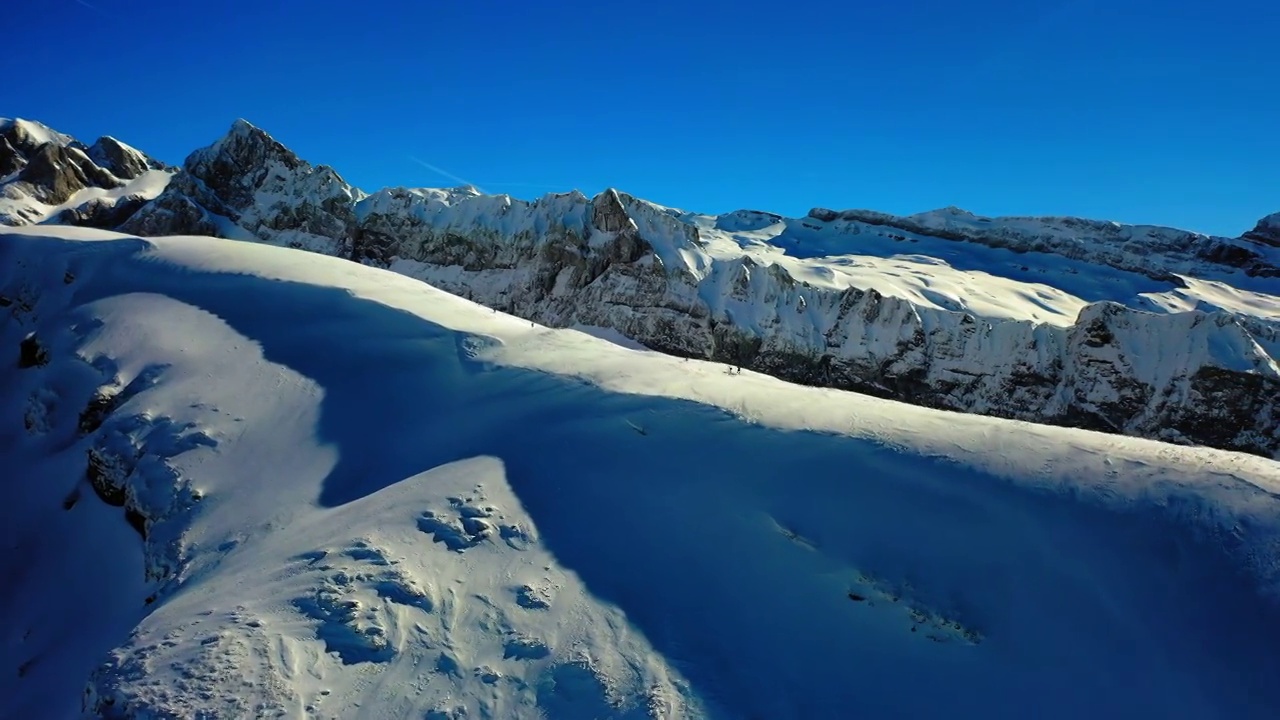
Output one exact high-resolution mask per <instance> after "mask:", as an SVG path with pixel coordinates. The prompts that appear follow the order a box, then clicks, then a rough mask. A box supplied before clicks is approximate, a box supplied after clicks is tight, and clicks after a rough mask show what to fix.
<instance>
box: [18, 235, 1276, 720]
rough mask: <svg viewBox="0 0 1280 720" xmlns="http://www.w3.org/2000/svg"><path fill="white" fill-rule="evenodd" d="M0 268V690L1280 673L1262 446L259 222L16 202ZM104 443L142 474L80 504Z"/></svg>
mask: <svg viewBox="0 0 1280 720" xmlns="http://www.w3.org/2000/svg"><path fill="white" fill-rule="evenodd" d="M622 232H625V228H624V229H623V230H622ZM68 278H69V279H68ZM0 296H3V297H4V298H5V299H6V300H8V304H7V305H6V306H5V307H4V308H3V312H4V315H3V318H4V319H3V322H2V323H0V347H4V348H8V349H7V350H6V351H4V352H5V353H6V354H7V356H8V357H9V358H10V361H9V362H6V363H4V368H5V369H4V370H3V373H4V375H3V376H2V378H3V382H0V452H2V453H3V457H0V459H3V460H5V463H6V467H8V468H12V469H13V470H14V471H15V472H14V474H12V475H9V476H7V477H6V478H5V485H4V487H5V489H6V490H7V491H8V492H9V494H10V500H11V502H8V503H6V504H5V505H4V506H3V510H0V512H2V513H3V514H2V515H0V527H3V528H4V531H3V532H4V533H5V535H4V536H3V537H4V540H5V542H6V543H7V547H15V548H18V549H20V551H21V552H19V553H13V554H11V555H10V556H8V558H7V559H6V563H8V564H7V565H6V567H5V572H6V577H7V578H8V580H9V585H8V587H7V592H6V593H5V594H4V595H3V600H2V601H0V602H2V603H3V604H2V605H0V611H3V612H4V613H5V617H6V620H7V622H6V629H5V633H6V634H5V636H4V638H3V639H4V642H3V644H0V662H3V663H4V665H5V667H7V668H9V670H7V671H6V676H7V677H9V678H11V679H10V680H9V681H7V682H9V683H10V684H8V685H6V686H5V687H6V692H5V693H4V694H3V695H2V696H0V703H3V704H0V715H4V716H10V715H12V716H15V717H21V716H40V717H74V716H77V714H78V713H79V710H80V706H81V703H82V702H83V707H84V708H85V710H87V711H88V712H89V713H91V714H96V715H99V716H103V717H174V716H177V717H187V716H205V717H245V716H263V715H279V716H285V717H315V716H320V717H350V716H355V715H363V716H369V717H444V718H463V717H480V716H492V717H530V718H532V717H549V718H597V717H630V718H640V717H662V718H667V717H744V716H751V715H753V714H754V715H765V716H768V717H780V718H788V717H795V718H801V717H803V718H809V717H845V716H848V715H849V714H850V713H851V712H855V713H858V714H867V715H873V716H888V715H909V716H935V715H938V714H956V715H962V716H972V715H979V716H984V717H985V716H994V717H1026V716H1029V715H1034V716H1037V717H1079V716H1082V715H1097V714H1099V713H1104V714H1117V713H1118V714H1129V715H1147V714H1154V715H1158V716H1160V717H1214V716H1229V717H1272V716H1274V714H1275V709H1276V708H1277V707H1280V695H1277V688H1276V686H1275V683H1274V682H1273V678H1274V677H1275V675H1276V672H1277V671H1280V665H1278V664H1277V662H1278V661H1277V658H1276V655H1275V653H1274V641H1275V638H1276V637H1280V606H1278V605H1277V604H1276V598H1277V597H1280V590H1278V589H1280V562H1278V561H1280V501H1278V500H1277V497H1280V494H1277V493H1280V475H1278V473H1277V469H1276V468H1277V465H1276V463H1275V462H1274V461H1271V460H1266V459H1262V458H1256V457H1251V456H1247V455H1242V454H1238V453H1230V452H1222V451H1215V450H1209V449H1191V448H1179V447H1176V446H1172V445H1168V444H1163V443H1156V442H1151V441H1145V440H1139V439H1133V438H1123V437H1118V436H1115V435H1103V434H1098V433H1091V432H1086V431H1080V430H1071V429H1063V428H1053V427H1046V426H1035V425H1029V424H1025V423H1018V422H1011V421H1006V420H999V419H993V418H983V417H978V416H972V415H970V416H964V415H955V414H950V413H941V412H937V411H933V410H928V409H924V408H918V407H912V406H909V405H903V404H899V403H895V402H889V401H883V400H878V399H875V398H869V397H866V396H861V395H856V394H850V393H842V392H839V391H834V390H828V389H819V388H803V387H797V386H794V385H789V384H786V383H783V382H780V381H778V380H776V379H774V378H770V377H768V376H765V375H761V374H757V373H753V372H751V371H749V370H744V371H743V372H741V373H737V372H733V373H730V372H729V370H730V369H731V367H730V366H726V365H724V364H718V363H713V362H706V361H701V360H694V359H690V360H683V359H680V358H676V357H671V356H667V355H663V354H659V353H655V352H651V351H645V350H634V349H627V348H623V347H620V346H618V345H614V344H611V343H609V342H606V341H604V340H599V339H597V338H594V337H591V336H590V335H588V334H586V333H583V332H578V331H572V330H552V329H548V328H545V327H537V326H535V327H531V326H530V324H529V323H528V321H525V320H521V319H518V318H514V317H511V316H508V315H505V314H502V313H497V312H494V311H492V310H490V309H487V308H484V307H481V306H477V305H475V304H472V303H470V302H468V301H465V300H462V299H459V298H457V297H453V296H450V295H448V294H446V293H444V292H441V291H439V290H436V289H434V288H430V287H427V286H424V285H422V284H421V283H418V282H416V281H413V280H412V279H409V278H406V277H402V276H398V275H395V274H391V273H387V272H385V271H382V270H378V269H373V268H364V267H359V266H357V265H354V264H351V263H349V262H347V261H343V260H339V259H335V258H327V257H323V256H319V255H314V254H305V253H300V252H297V251H293V250H288V249H282V248H273V247H268V246H265V245H260V244H249V243H237V242H229V241H225V240H214V239H209V238H196V237H182V238H157V239H153V240H151V241H148V242H143V241H140V240H138V239H133V238H128V237H123V236H114V235H110V234H107V233H101V232H97V231H88V230H81V229H75V228H32V229H25V230H21V231H6V232H4V233H3V236H0ZM1171 317H1172V318H1176V317H1178V316H1171ZM30 397H38V398H39V402H46V401H47V407H46V409H45V411H44V414H43V416H42V417H43V418H44V422H43V424H41V425H40V426H39V428H32V427H27V426H26V424H25V423H24V417H25V410H26V408H27V407H28V404H29V403H28V398H30ZM95 398H102V399H101V400H96V399H95ZM90 409H92V411H91V412H88V413H86V411H87V410H90ZM726 410H727V411H728V412H726ZM111 438H117V439H111ZM120 442H123V443H124V444H123V445H121V444H120ZM108 446H109V447H125V448H133V449H132V450H128V451H127V452H124V453H121V454H120V456H121V457H136V458H138V459H139V460H138V462H137V463H136V465H135V466H134V469H133V470H131V471H128V472H124V471H123V470H122V471H121V473H119V474H116V475H112V477H113V478H116V479H119V482H118V483H117V482H112V483H108V484H106V485H104V487H106V488H107V492H105V493H103V495H105V496H106V497H102V498H99V497H98V496H97V494H95V493H93V492H83V493H81V494H80V496H79V498H78V499H77V500H76V501H75V502H72V503H67V502H65V501H66V500H67V498H68V495H67V493H68V491H69V490H71V489H74V488H76V487H85V488H87V487H88V486H89V485H90V484H91V483H92V482H93V481H92V479H91V478H90V477H88V475H91V474H92V473H91V471H90V470H89V468H90V467H91V465H90V462H89V460H88V458H87V453H88V452H89V451H90V450H91V449H94V448H99V447H108ZM144 465H145V466H146V467H147V468H152V469H156V470H160V469H164V470H163V472H152V471H151V470H146V469H144ZM114 490H119V491H120V492H121V493H122V494H123V496H124V498H125V502H124V505H123V509H124V511H125V512H122V508H120V507H113V506H112V505H111V504H110V502H112V501H113V499H114V498H113V497H111V492H112V491H114ZM130 498H133V499H132V500H131V499H130ZM145 498H162V499H163V498H186V499H185V500H181V501H176V502H175V501H171V500H164V501H162V502H161V501H155V500H145V501H144V499H145ZM131 509H132V510H133V511H135V512H138V513H142V514H146V513H151V514H149V515H146V517H145V522H144V523H143V524H142V528H143V530H144V531H146V538H145V539H144V538H142V537H139V534H138V533H137V532H135V528H131V527H130V523H131V520H130V519H128V518H127V517H126V514H127V512H128V511H129V510H131ZM161 530H162V531H163V533H162V534H163V537H164V538H165V539H166V542H165V543H164V544H162V545H158V544H156V543H155V542H153V538H158V537H160V536H159V535H157V534H156V533H157V532H159V531H161ZM157 559H168V560H171V562H164V563H161V562H156V560H157ZM144 571H146V572H144ZM86 598H92V601H88V600H86ZM86 604H88V605H90V606H91V607H88V608H86V607H85V605H86ZM86 683H87V684H86ZM921 687H927V688H929V689H930V692H920V691H919V689H920V688H921ZM82 690H83V692H82Z"/></svg>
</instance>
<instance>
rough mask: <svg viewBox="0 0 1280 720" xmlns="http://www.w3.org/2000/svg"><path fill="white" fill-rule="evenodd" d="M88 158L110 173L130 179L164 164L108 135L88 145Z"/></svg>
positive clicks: (158, 168)
mask: <svg viewBox="0 0 1280 720" xmlns="http://www.w3.org/2000/svg"><path fill="white" fill-rule="evenodd" d="M87 154H88V155H89V158H90V159H91V160H93V161H94V162H95V163H97V164H98V165H99V166H101V167H103V168H106V169H107V170H109V171H111V174H112V175H115V176H116V177H118V178H124V179H126V180H132V179H133V178H136V177H138V176H139V175H141V174H142V173H144V172H146V171H148V170H160V169H163V168H164V164H163V163H160V162H157V161H156V160H152V159H151V158H149V157H147V156H146V155H145V154H143V153H142V152H141V151H139V150H137V149H136V148H132V147H129V146H128V145H125V144H124V143H122V142H120V141H119V140H116V139H115V138H113V137H111V136H110V135H104V136H102V137H100V138H98V141H97V142H95V143H94V144H93V145H91V146H89V150H88V153H87Z"/></svg>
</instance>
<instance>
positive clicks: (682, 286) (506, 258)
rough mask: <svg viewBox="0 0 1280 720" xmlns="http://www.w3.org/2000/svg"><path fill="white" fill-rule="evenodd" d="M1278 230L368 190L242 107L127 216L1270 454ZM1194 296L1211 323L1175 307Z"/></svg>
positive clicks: (778, 367) (686, 338) (494, 297)
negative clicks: (719, 211) (302, 153)
mask: <svg viewBox="0 0 1280 720" xmlns="http://www.w3.org/2000/svg"><path fill="white" fill-rule="evenodd" d="M100 142H101V141H100ZM57 220H58V221H61V222H69V223H72V224H90V225H95V224H97V225H101V223H99V222H89V221H82V220H81V219H80V218H78V217H77V216H76V215H74V214H71V215H68V214H67V213H63V214H62V215H60V216H58V218H57ZM1269 222H1270V221H1269V220H1268V219H1264V220H1263V221H1262V222H1260V223H1259V225H1258V228H1259V229H1255V231H1254V232H1253V233H1251V234H1246V236H1244V237H1242V238H1237V239H1229V238H1213V237H1207V236H1203V235H1198V234H1195V233H1187V232H1183V231H1178V230H1172V229H1168V228H1158V227H1148V226H1127V225H1121V224H1117V223H1107V222H1099V221H1091V220H1082V219H1077V218H983V217H979V216H976V215H973V214H972V213H967V212H965V211H963V210H959V209H956V208H947V209H944V210H939V211H934V212H930V213H922V214H919V215H913V216H908V217H897V216H891V215H887V214H883V213H875V212H872V211H861V210H850V211H843V212H835V211H830V210H821V209H816V210H814V211H812V212H811V213H810V214H809V216H808V217H804V218H783V217H781V216H778V215H774V214H770V213H763V212H758V211H750V210H743V211H738V212H733V213H727V214H725V215H720V216H707V215H699V214H696V213H689V212H685V211H682V210H678V209H674V208H667V207H662V206H659V205H655V204H653V203H649V202H646V201H644V200H641V199H638V198H634V197H631V196H629V195H626V194H625V193H620V192H617V191H614V190H609V191H606V192H604V193H601V194H600V195H598V196H597V197H595V198H587V197H585V196H584V195H582V194H581V193H577V192H573V193H564V194H550V195H546V196H544V197H542V198H538V199H537V200H534V201H524V200H518V199H515V198H511V197H509V196H506V195H499V196H489V195H483V194H481V193H480V192H479V191H477V190H476V189H475V188H473V187H462V188H454V189H444V190H433V189H405V188H396V189H388V190H383V191H379V192H377V193H375V194H373V195H371V196H366V195H365V194H364V193H362V192H361V191H359V190H357V189H355V188H352V187H350V186H349V185H347V184H346V183H345V182H343V181H342V179H341V178H340V177H339V176H338V175H337V174H336V173H334V172H333V171H332V170H331V169H329V168H327V167H324V166H311V165H310V164H308V163H306V162H305V161H303V160H301V159H300V158H298V157H297V156H296V155H295V154H294V153H292V152H291V151H290V150H288V149H287V148H286V147H284V146H283V145H281V144H280V143H279V142H277V141H276V140H274V139H273V138H271V137H270V136H269V135H267V134H266V133H265V132H263V131H262V130H260V129H258V128H255V127H253V126H252V125H250V124H248V123H246V122H244V121H238V122H237V123H236V124H235V125H234V126H233V127H232V129H231V131H230V132H229V133H228V134H227V136H226V137H224V138H222V139H221V140H219V141H218V142H216V143H214V144H213V145H211V146H210V147H208V148H204V149H201V150H198V151H196V152H194V153H193V154H192V155H191V156H190V157H189V158H188V160H187V162H186V164H185V168H184V170H183V171H181V172H178V173H177V174H176V175H174V176H173V178H172V179H171V180H169V181H168V183H167V185H165V190H164V192H163V193H161V194H160V196H159V197H156V198H155V199H154V200H153V201H151V202H148V203H146V204H145V205H144V206H143V207H142V208H141V209H140V210H138V211H137V212H136V213H133V214H132V215H131V216H130V217H129V218H128V219H127V220H125V221H123V222H121V223H120V224H118V225H116V226H115V227H117V228H118V229H120V230H121V231H124V232H129V233H134V234H139V235H144V236H155V235H166V234H175V233H192V234H209V235H217V236H221V237H228V238H236V239H244V240H254V241H260V242H267V243H270V244H275V245H286V246H290V247H297V248H304V249H309V250H313V251H317V252H321V253H325V254H331V255H336V256H339V257H345V258H350V259H353V260H356V261H358V262H362V263H367V264H372V265H377V266H382V267H389V268H392V269H394V270H396V271H398V272H402V273H405V274H408V275H411V276H412V277H415V278H418V279H421V280H424V281H426V282H429V283H432V284H434V285H436V286H438V287H441V288H444V289H446V290H448V291H450V292H454V293H457V294H460V295H463V296H464V297H467V298H470V299H473V300H476V301H478V302H481V303H484V304H486V305H488V306H490V307H493V308H498V309H501V310H504V311H506V312H510V313H513V314H516V315H519V316H522V317H525V318H528V319H531V320H534V321H537V322H542V323H545V324H548V325H554V326H559V327H589V328H608V329H609V330H611V331H613V332H615V333H619V334H621V335H622V336H624V337H626V338H628V339H629V341H630V342H638V343H642V344H644V345H646V346H648V347H651V348H654V349H657V350H661V351H664V352H670V353H674V354H678V355H683V356H689V357H699V358H713V359H717V360H723V361H732V362H734V363H737V364H740V365H743V366H747V367H750V368H754V369H757V370H762V371H765V372H768V373H771V374H774V375H776V376H778V377H781V378H785V379H788V380H792V381H796V382H801V383H806V384H817V385H825V386H832V387H838V388H843V389H851V390H859V391H863V392H870V393H874V394H878V395H885V396H890V397H894V398H898V399H903V400H907V401H910V402H915V403H919V404H923V405H928V406H932V407H939V408H946V409H951V410H958V411H964V412H979V413H984V414H993V415H998V416H1002V417H1011V418H1019V419H1025V420H1033V421H1038V422H1050V423H1058V424H1065V425H1073V426H1082V427H1087V428H1092V429H1100V430H1106V431H1110V432H1120V433H1126V434H1135V435H1142V436H1147V437H1158V438H1163V439H1166V440H1172V441H1176V442H1186V443H1200V444H1210V445H1213V446H1216V447H1224V448H1232V449H1238V450H1245V451H1248V452H1254V453H1259V454H1263V455H1268V456H1273V457H1274V456H1277V454H1278V453H1280V419H1277V418H1278V415H1277V413H1278V412H1280V411H1278V410H1277V409H1276V405H1277V403H1276V401H1275V398H1276V397H1277V396H1278V395H1280V385H1277V379H1276V377H1275V373H1274V372H1273V371H1272V369H1273V368H1274V367H1275V358H1276V357H1277V355H1276V348H1277V347H1278V346H1280V340H1277V338H1280V315H1278V314H1277V311H1276V308H1277V306H1278V305H1280V295H1277V292H1276V281H1277V274H1276V273H1277V268H1278V267H1280V246H1277V245H1276V244H1274V243H1270V244H1269V243H1268V242H1267V241H1265V239H1260V238H1263V236H1265V235H1266V233H1267V232H1268V231H1267V228H1269V227H1271V224H1269ZM1259 233H1262V234H1261V235H1259ZM1193 311H1194V312H1199V313H1204V314H1205V315H1206V316H1207V317H1204V318H1201V319H1193V318H1192V317H1186V318H1181V319H1178V320H1168V319H1165V318H1161V317H1160V316H1162V315H1169V314H1181V313H1187V312H1193ZM1197 317H1198V316H1197ZM1112 325H1116V327H1112ZM1139 325H1150V328H1148V329H1146V330H1141V331H1138V330H1133V331H1130V330H1129V329H1125V330H1123V331H1121V328H1122V327H1123V328H1136V327H1137V326H1139ZM1184 327H1187V328H1191V329H1190V330H1189V332H1191V340H1192V343H1193V345H1194V347H1193V348H1190V349H1188V348H1187V347H1185V338H1184V337H1183V336H1182V335H1181V334H1179V333H1180V332H1181V329H1182V328H1184ZM1139 336H1141V337H1142V338H1144V339H1143V340H1141V341H1140V342H1139V341H1138V340H1137V339H1136V338H1138V337H1139ZM1101 346H1107V347H1108V348H1109V349H1108V350H1106V351H1105V352H1101V353H1100V351H1097V349H1096V348H1097V347H1101ZM1206 347H1213V348H1216V349H1215V350H1214V351H1212V352H1209V351H1207V350H1204V349H1203V348H1206ZM1224 352H1238V353H1239V355H1238V356H1234V357H1227V356H1226V355H1224ZM1109 357H1114V358H1116V359H1118V360H1119V361H1120V362H1119V363H1118V364H1117V365H1115V366H1110V365H1108V364H1107V363H1108V362H1109V361H1108V360H1107V358H1109ZM1153 378H1155V379H1158V382H1154V383H1153V381H1152V379H1153Z"/></svg>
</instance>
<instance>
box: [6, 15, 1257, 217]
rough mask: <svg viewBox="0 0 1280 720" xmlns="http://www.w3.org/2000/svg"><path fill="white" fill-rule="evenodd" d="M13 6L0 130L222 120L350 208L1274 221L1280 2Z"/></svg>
mask: <svg viewBox="0 0 1280 720" xmlns="http://www.w3.org/2000/svg"><path fill="white" fill-rule="evenodd" d="M12 2H13V3H16V4H17V7H16V8H15V7H12V6H9V7H6V21H7V22H6V24H7V25H8V27H9V28H11V31H10V32H8V33H6V36H5V46H4V48H3V49H2V50H0V53H3V55H4V57H5V66H6V71H7V74H9V76H10V78H12V79H9V80H7V81H6V83H5V89H4V91H3V102H0V115H5V116H14V115H17V116H19V117H30V118H34V119H38V120H42V121H44V122H46V123H48V124H50V125H52V126H54V127H56V128H58V129H60V130H63V131H64V132H68V133H71V134H73V135H76V136H77V137H81V138H82V139H92V138H93V137H96V136H98V135H101V134H111V135H115V136H117V137H119V138H121V139H122V140H125V141H126V142H130V143H132V144H134V145H137V146H139V147H141V148H142V149H144V150H147V151H148V152H150V153H152V154H154V155H156V156H157V157H159V158H161V159H163V160H166V161H169V162H173V163H178V162H180V161H181V160H182V158H183V157H185V155H186V154H187V152H189V151H190V150H192V149H194V148H196V147H198V146H202V145H206V144H208V143H209V142H211V141H212V140H214V139H215V138H217V137H218V136H220V135H221V134H222V133H224V132H225V131H226V129H227V127H228V126H229V125H230V123H231V122H232V120H234V119H235V118H236V117H244V118H246V119H248V120H249V121H251V122H253V123H255V124H257V125H259V126H260V127H262V128H264V129H266V130H267V131H268V132H270V133H272V134H273V135H275V136H276V137H277V138H278V139H280V140H281V141H282V142H284V143H285V144H286V145H288V146H290V147H292V148H293V149H294V150H296V151H297V152H298V153H299V154H300V155H302V156H303V157H304V158H306V159H308V160H311V161H312V162H316V163H325V164H328V165H332V166H334V167H335V168H337V169H338V171H339V172H340V173H342V174H343V176H344V177H346V179H347V180H349V181H350V182H352V183H354V184H356V185H358V186H360V187H363V188H365V189H370V190H372V189H377V188H379V187H382V186H386V185H412V186H447V185H454V184H457V183H456V182H454V181H453V180H451V179H450V177H448V176H446V175H442V174H441V173H438V172H436V171H434V170H431V169H429V168H428V167H426V166H424V165H422V164H420V163H419V162H416V161H415V158H416V159H417V160H419V161H422V162H425V163H427V164H429V165H432V166H434V167H436V168H439V169H442V170H444V171H445V172H446V173H448V174H449V175H452V176H456V177H459V178H465V179H466V180H468V181H471V182H474V183H476V184H478V185H480V186H481V187H483V188H484V189H485V190H487V191H489V192H509V193H511V194H513V195H516V196H520V197H531V196H535V195H539V194H541V193H543V192H546V191H550V190H566V189H570V188H573V187H577V188H580V189H581V190H583V191H584V192H588V193H590V192H595V191H598V190H600V189H602V188H604V187H607V186H613V187H618V188H620V189H623V190H626V191H628V192H631V193H634V194H637V195H640V196H642V197H646V198H648V199H651V200H653V201H655V202H659V203H663V204H667V205H674V206H678V207H684V208H687V209H692V210H699V211H704V212H722V211H727V210H732V209H736V208H742V207H749V208H757V209H764V210H772V211H775V212H781V213H784V214H789V215H794V214H802V213H804V212H806V211H807V210H808V208H810V207H812V206H825V207H835V208H845V207H864V208H874V209H878V210H885V211H889V212H897V213H909V212H916V211H921V210H927V209H932V208H936V207H942V206H946V205H958V206H961V207H964V208H967V209H970V210H973V211H975V212H979V213H983V214H1074V215H1084V216H1089V217H1100V218H1107V219H1114V220H1122V221H1129V222H1149V223H1157V224H1167V225H1174V226H1178V227H1185V228H1190V229H1194V230H1201V231H1206V232H1215V233H1222V234H1232V235H1234V234H1238V233H1240V232H1242V231H1243V230H1246V229H1248V228H1249V227H1251V226H1252V224H1253V222H1254V221H1255V220H1256V219H1257V218H1258V217H1260V216H1262V215H1264V214H1267V213H1270V212H1274V211H1276V210H1280V180H1277V172H1276V168H1277V159H1280V132H1277V128H1278V127H1280V126H1278V125H1277V118H1278V117H1280V92H1278V91H1277V88H1280V55H1278V54H1277V53H1276V51H1275V39H1276V38H1277V37H1280V11H1277V9H1276V8H1275V7H1274V0H1223V1H1220V2H1205V1H1204V0H1164V1H1159V2H1157V1H1156V0H1114V1H1111V2H1104V1H1102V0H1077V1H1071V2H1053V1H1049V2H1030V1H1027V0H1016V1H1015V0H982V1H981V2H973V3H959V2H946V1H944V0H900V1H898V2H893V3H888V2H885V3H880V2H865V3H845V2H811V3H800V2H790V3H787V2H783V3H778V2H756V1H755V0H744V1H743V2H739V3H736V4H733V5H731V4H727V3H714V4H712V3H696V2H689V1H688V0H684V1H683V2H673V1H671V0H655V1H654V2H649V3H610V2H603V1H601V0H594V1H593V2H590V3H576V2H575V3H568V2H566V3H562V4H553V3H544V2H529V1H527V0H504V1H502V2H494V1H492V0H453V1H451V2H438V1H437V0H422V1H420V2H419V1H410V0H403V1H396V2H378V1H377V0H367V1H366V2H363V3H351V2H334V1H331V0H308V1H307V2H303V1H302V0H297V1H294V2H270V1H263V2H242V1H240V0H223V1H221V2H212V1H207V0H183V2H167V1H166V2H159V1H150V0H36V1H32V0H26V1H25V2H24V0H12ZM12 28H39V29H38V30H32V31H29V32H24V31H19V32H13V31H12ZM19 68H25V70H20V69H19Z"/></svg>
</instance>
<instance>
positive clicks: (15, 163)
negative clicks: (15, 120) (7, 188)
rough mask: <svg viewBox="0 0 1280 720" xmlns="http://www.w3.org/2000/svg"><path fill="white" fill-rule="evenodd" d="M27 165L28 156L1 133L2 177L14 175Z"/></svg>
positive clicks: (0, 162) (0, 159)
mask: <svg viewBox="0 0 1280 720" xmlns="http://www.w3.org/2000/svg"><path fill="white" fill-rule="evenodd" d="M26 166H27V158H26V157H25V156H23V155H22V154H21V153H19V152H18V149H17V148H15V147H14V146H13V145H12V144H10V143H9V138H7V137H4V136H3V135H0V178H3V177H6V176H9V175H12V174H13V173H16V172H18V171H19V170H21V169H22V168H24V167H26Z"/></svg>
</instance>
